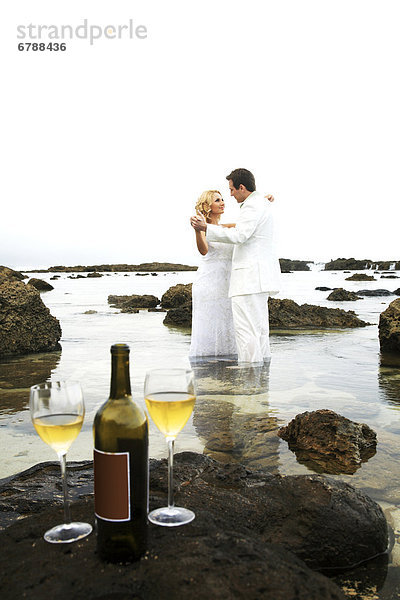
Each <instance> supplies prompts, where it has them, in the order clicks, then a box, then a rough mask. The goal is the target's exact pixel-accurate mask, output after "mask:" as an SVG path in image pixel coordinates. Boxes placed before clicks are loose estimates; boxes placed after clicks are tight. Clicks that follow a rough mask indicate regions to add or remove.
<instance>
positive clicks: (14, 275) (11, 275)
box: [0, 265, 28, 281]
mask: <svg viewBox="0 0 400 600" xmlns="http://www.w3.org/2000/svg"><path fill="white" fill-rule="evenodd" d="M0 276H4V277H7V278H8V279H19V280H21V281H22V279H28V277H27V275H24V274H23V273H20V272H19V271H14V269H10V268H9V267H3V266H2V265H0Z"/></svg>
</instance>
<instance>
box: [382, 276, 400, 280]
mask: <svg viewBox="0 0 400 600" xmlns="http://www.w3.org/2000/svg"><path fill="white" fill-rule="evenodd" d="M381 279H400V278H399V276H398V275H381Z"/></svg>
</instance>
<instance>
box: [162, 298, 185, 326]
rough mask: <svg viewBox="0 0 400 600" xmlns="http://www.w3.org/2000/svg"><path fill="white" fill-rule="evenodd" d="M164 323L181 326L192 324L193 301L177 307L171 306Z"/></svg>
mask: <svg viewBox="0 0 400 600" xmlns="http://www.w3.org/2000/svg"><path fill="white" fill-rule="evenodd" d="M163 323H164V325H177V326H179V327H191V326H192V302H191V301H190V302H187V303H186V304H183V305H182V306H178V307H177V308H171V309H170V310H169V311H168V312H167V314H166V316H165V319H164V321H163Z"/></svg>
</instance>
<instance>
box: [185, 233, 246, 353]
mask: <svg viewBox="0 0 400 600" xmlns="http://www.w3.org/2000/svg"><path fill="white" fill-rule="evenodd" d="M232 253H233V244H224V243H222V242H208V252H207V254H206V255H205V256H202V258H201V264H200V266H199V268H198V271H197V273H196V279H195V281H194V283H193V288H192V303H193V309H192V310H193V312H192V340H191V344H190V352H189V356H190V357H193V358H194V357H204V356H220V357H221V356H226V357H228V356H229V357H232V356H234V357H235V356H237V349H236V341H235V330H234V327H233V317H232V306H231V299H230V298H228V290H229V281H230V276H231V267H232Z"/></svg>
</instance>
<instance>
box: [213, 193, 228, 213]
mask: <svg viewBox="0 0 400 600" xmlns="http://www.w3.org/2000/svg"><path fill="white" fill-rule="evenodd" d="M224 210H225V202H224V201H223V199H222V196H221V195H220V194H214V200H213V202H212V204H211V213H210V214H212V215H222V213H223V212H224Z"/></svg>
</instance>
